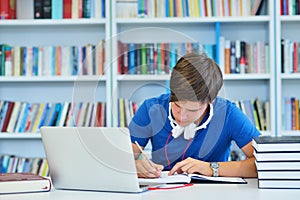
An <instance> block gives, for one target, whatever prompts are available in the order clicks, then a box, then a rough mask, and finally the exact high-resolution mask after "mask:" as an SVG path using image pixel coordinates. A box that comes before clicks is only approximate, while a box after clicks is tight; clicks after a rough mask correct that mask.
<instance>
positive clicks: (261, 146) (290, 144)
mask: <svg viewBox="0 0 300 200" xmlns="http://www.w3.org/2000/svg"><path fill="white" fill-rule="evenodd" d="M252 146H253V147H254V148H255V150H256V151H257V152H284V151H288V152H290V151H294V152H295V151H298V152H300V136H280V137H272V136H261V137H256V138H254V139H253V141H252Z"/></svg>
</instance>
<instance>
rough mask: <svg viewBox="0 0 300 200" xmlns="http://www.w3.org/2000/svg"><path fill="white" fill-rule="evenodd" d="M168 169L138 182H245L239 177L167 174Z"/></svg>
mask: <svg viewBox="0 0 300 200" xmlns="http://www.w3.org/2000/svg"><path fill="white" fill-rule="evenodd" d="M168 173H169V171H163V172H162V174H161V177H159V178H151V179H148V178H139V183H140V184H165V183H191V182H193V183H236V184H246V183H247V182H246V181H245V179H243V178H240V177H210V176H204V175H200V174H186V173H183V174H174V175H171V176H169V175H168Z"/></svg>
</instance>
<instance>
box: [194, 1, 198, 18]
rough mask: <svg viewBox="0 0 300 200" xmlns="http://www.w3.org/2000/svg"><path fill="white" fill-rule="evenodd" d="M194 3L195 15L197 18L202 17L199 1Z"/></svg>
mask: <svg viewBox="0 0 300 200" xmlns="http://www.w3.org/2000/svg"><path fill="white" fill-rule="evenodd" d="M193 1H194V8H193V9H194V14H195V17H200V6H199V1H198V0H193Z"/></svg>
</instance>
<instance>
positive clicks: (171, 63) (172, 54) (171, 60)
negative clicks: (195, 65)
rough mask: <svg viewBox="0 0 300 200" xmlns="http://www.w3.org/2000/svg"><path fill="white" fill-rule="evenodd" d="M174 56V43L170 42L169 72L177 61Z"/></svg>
mask: <svg viewBox="0 0 300 200" xmlns="http://www.w3.org/2000/svg"><path fill="white" fill-rule="evenodd" d="M176 58H177V56H176V44H175V43H170V73H171V70H172V69H173V67H174V66H175V65H176V62H177V59H176Z"/></svg>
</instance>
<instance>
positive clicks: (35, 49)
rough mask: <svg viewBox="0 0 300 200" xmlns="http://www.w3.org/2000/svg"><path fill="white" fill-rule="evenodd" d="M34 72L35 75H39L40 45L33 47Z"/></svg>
mask: <svg viewBox="0 0 300 200" xmlns="http://www.w3.org/2000/svg"><path fill="white" fill-rule="evenodd" d="M32 53H33V56H32V58H33V59H32V74H33V75H34V76H37V75H38V65H39V48H38V47H33V48H32Z"/></svg>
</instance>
